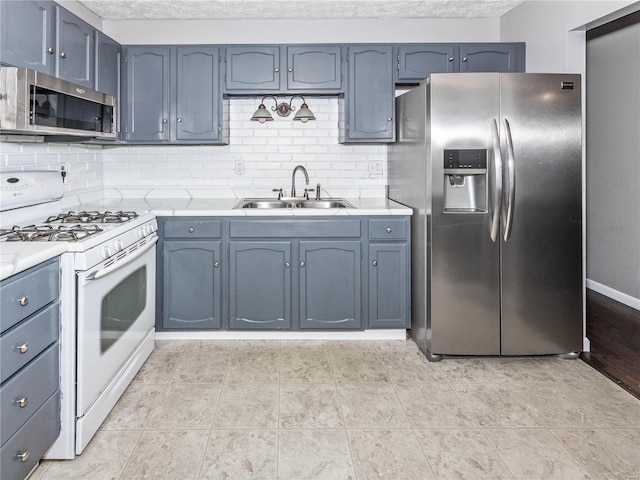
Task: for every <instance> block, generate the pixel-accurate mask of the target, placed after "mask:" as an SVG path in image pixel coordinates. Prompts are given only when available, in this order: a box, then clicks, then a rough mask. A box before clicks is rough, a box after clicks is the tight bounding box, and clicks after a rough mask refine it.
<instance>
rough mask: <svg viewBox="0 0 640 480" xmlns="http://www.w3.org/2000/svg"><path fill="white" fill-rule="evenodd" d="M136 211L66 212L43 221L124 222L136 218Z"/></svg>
mask: <svg viewBox="0 0 640 480" xmlns="http://www.w3.org/2000/svg"><path fill="white" fill-rule="evenodd" d="M137 216H138V214H137V213H136V212H125V211H117V212H109V211H106V212H98V211H83V212H67V213H61V214H59V215H53V216H51V217H49V218H47V219H46V220H45V222H44V223H54V222H59V223H125V222H128V221H130V220H133V219H134V218H136V217H137Z"/></svg>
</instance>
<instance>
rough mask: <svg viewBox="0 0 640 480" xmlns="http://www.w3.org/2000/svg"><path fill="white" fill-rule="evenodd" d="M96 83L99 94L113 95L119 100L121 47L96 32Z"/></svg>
mask: <svg viewBox="0 0 640 480" xmlns="http://www.w3.org/2000/svg"><path fill="white" fill-rule="evenodd" d="M95 45H96V56H95V69H96V83H95V85H96V86H95V89H96V90H98V91H99V92H104V93H108V94H109V95H114V96H115V97H116V98H117V99H118V101H119V100H120V57H121V53H122V47H121V46H120V44H119V43H118V42H116V41H115V40H113V39H112V38H109V37H108V36H106V35H105V34H104V33H102V32H98V31H96V38H95Z"/></svg>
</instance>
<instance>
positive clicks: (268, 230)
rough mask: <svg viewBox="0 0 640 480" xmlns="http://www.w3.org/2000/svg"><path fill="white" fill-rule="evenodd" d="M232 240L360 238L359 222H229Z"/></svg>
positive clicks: (272, 220)
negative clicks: (239, 238)
mask: <svg viewBox="0 0 640 480" xmlns="http://www.w3.org/2000/svg"><path fill="white" fill-rule="evenodd" d="M229 235H230V237H232V238H238V237H245V238H265V237H267V238H290V237H300V238H309V237H320V238H346V237H360V220H274V219H271V220H231V221H230V222H229Z"/></svg>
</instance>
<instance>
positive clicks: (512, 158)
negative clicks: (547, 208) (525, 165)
mask: <svg viewBox="0 0 640 480" xmlns="http://www.w3.org/2000/svg"><path fill="white" fill-rule="evenodd" d="M504 137H505V140H506V143H507V175H508V180H507V189H508V192H507V218H506V220H505V223H504V241H505V242H506V241H507V240H509V237H510V236H511V227H512V226H513V210H514V207H515V205H514V203H515V199H516V155H515V152H514V150H513V140H512V138H511V126H510V125H509V121H508V120H507V119H506V118H505V119H504Z"/></svg>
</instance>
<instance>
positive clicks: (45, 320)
mask: <svg viewBox="0 0 640 480" xmlns="http://www.w3.org/2000/svg"><path fill="white" fill-rule="evenodd" d="M58 318H59V314H58V302H56V303H54V304H53V305H50V306H49V307H47V308H46V309H45V310H43V311H41V312H39V313H37V314H36V315H34V316H33V317H32V318H30V319H28V320H26V321H25V322H23V323H21V324H20V325H18V326H16V327H15V328H13V329H11V330H8V331H7V332H6V333H5V334H4V335H2V337H0V383H1V382H4V381H5V380H6V379H8V378H9V377H10V376H11V375H13V374H14V373H15V372H17V371H18V370H20V369H21V368H22V367H24V366H25V365H26V364H27V363H28V362H30V361H31V360H33V359H34V358H35V357H37V356H38V354H39V353H40V352H42V351H43V350H44V349H45V348H47V347H48V346H49V345H51V344H52V343H53V342H55V341H56V340H57V339H58V333H59V321H58ZM21 347H22V348H21ZM21 350H22V351H21ZM25 350H26V351H25Z"/></svg>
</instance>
